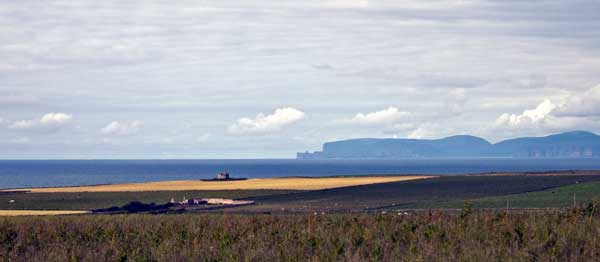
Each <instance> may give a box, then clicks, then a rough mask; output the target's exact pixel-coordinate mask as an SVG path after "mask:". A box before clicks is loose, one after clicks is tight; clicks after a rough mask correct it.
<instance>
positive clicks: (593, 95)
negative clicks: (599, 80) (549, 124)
mask: <svg viewBox="0 0 600 262" xmlns="http://www.w3.org/2000/svg"><path fill="white" fill-rule="evenodd" d="M553 114H554V115H556V116H574V117H588V116H600V85H597V86H595V87H592V88H590V89H589V90H587V91H585V92H582V93H576V94H572V95H571V96H569V97H568V98H567V99H566V101H565V102H564V103H563V104H561V105H560V107H559V108H557V110H556V112H554V113H553Z"/></svg>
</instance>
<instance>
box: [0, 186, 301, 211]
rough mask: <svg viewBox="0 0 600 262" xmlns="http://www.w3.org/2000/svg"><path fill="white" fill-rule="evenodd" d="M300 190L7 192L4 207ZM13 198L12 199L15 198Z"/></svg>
mask: <svg viewBox="0 0 600 262" xmlns="http://www.w3.org/2000/svg"><path fill="white" fill-rule="evenodd" d="M293 192H298V191H294V190H222V191H215V190H209V191H155V192H84V193H12V194H8V193H4V194H0V209H13V210H14V209H24V210H28V209H29V210H31V209H35V210H91V209H99V208H107V207H111V206H122V205H125V204H127V203H129V202H131V201H140V202H143V203H157V204H161V203H166V202H169V201H170V200H171V198H175V199H176V200H181V199H182V198H183V197H186V198H233V199H238V198H248V197H256V196H263V195H279V194H288V193H293ZM11 200H12V201H11Z"/></svg>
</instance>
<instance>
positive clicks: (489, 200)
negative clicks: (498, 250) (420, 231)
mask: <svg viewBox="0 0 600 262" xmlns="http://www.w3.org/2000/svg"><path fill="white" fill-rule="evenodd" d="M573 196H575V203H587V202H590V201H592V200H594V199H596V198H600V182H589V183H579V184H575V185H568V186H562V187H557V188H552V189H547V190H542V191H536V192H527V193H522V194H511V195H504V196H495V197H483V198H477V199H468V201H470V202H471V203H472V204H473V208H506V207H507V202H508V207H509V208H565V207H571V206H573V204H574V203H573ZM463 204H464V201H443V202H421V203H415V204H414V205H412V206H411V207H413V208H461V207H462V206H463Z"/></svg>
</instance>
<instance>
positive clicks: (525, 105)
mask: <svg viewBox="0 0 600 262" xmlns="http://www.w3.org/2000/svg"><path fill="white" fill-rule="evenodd" d="M570 130H587V131H591V132H596V133H600V2H598V1H591V0H590V1H579V0H565V1H560V0H553V1H543V0H541V1H516V0H499V1H477V0H474V1H450V0H440V1H423V0H414V1H413V0H409V1H403V0H394V1H374V0H302V1H297V0H261V1H255V0H228V1H185V0H183V1H148V0H145V1H118V0H104V1H92V0H80V1H70V0H69V1H52V0H49V1H37V0H23V1H1V2H0V159H98V158H127V159H137V158H152V159H161V158H206V159H216V158H293V157H295V153H296V152H299V151H305V150H309V151H314V150H319V149H320V148H321V146H322V144H323V143H324V142H327V141H334V140H341V139H351V138H362V137H381V138H392V137H396V138H423V139H434V138H442V137H445V136H450V135H459V134H471V135H476V136H480V137H483V138H485V139H487V140H489V141H491V142H497V141H500V140H502V139H507V138H514V137H519V136H542V135H548V134H553V133H557V132H563V131H570Z"/></svg>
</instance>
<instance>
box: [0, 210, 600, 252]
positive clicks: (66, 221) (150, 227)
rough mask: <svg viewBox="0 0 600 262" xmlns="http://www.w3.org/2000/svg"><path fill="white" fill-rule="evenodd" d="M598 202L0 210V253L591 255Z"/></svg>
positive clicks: (598, 234)
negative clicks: (311, 209) (381, 209)
mask: <svg viewBox="0 0 600 262" xmlns="http://www.w3.org/2000/svg"><path fill="white" fill-rule="evenodd" d="M597 208H598V207H597V206H588V207H581V208H578V209H574V210H571V211H562V212H544V213H508V214H507V213H504V212H475V213H473V212H471V210H470V208H469V206H466V207H465V208H464V210H463V212H462V213H448V212H441V211H433V212H424V213H417V214H408V215H404V214H402V215H398V214H396V213H393V214H392V213H387V214H377V215H374V214H360V215H353V214H343V215H328V214H325V215H308V214H306V215H218V214H212V215H209V214H204V215H193V214H182V215H155V216H153V215H115V216H89V215H84V216H63V217H3V218H0V260H2V261H67V260H70V261H149V260H159V261H181V260H198V261H239V260H242V261H273V260H276V261H281V260H284V261H288V260H291V261H307V260H308V261H334V260H346V261H365V260H374V261H457V260H460V261H490V260H494V261H593V260H595V259H597V258H598V257H600V216H599V215H598V211H597Z"/></svg>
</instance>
